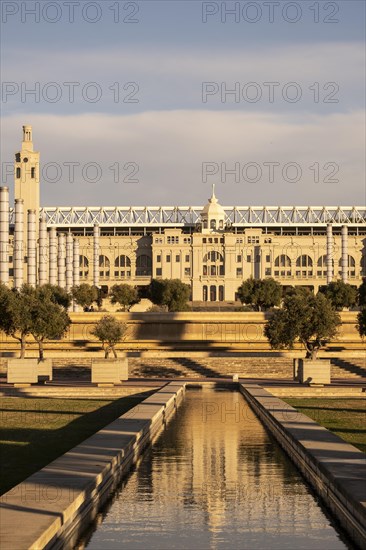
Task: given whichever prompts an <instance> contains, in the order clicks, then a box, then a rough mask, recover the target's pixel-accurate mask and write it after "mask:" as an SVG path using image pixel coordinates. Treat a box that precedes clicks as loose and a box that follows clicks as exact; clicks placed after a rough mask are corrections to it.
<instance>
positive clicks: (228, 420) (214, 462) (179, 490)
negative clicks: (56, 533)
mask: <svg viewBox="0 0 366 550" xmlns="http://www.w3.org/2000/svg"><path fill="white" fill-rule="evenodd" d="M86 547H87V548H88V549H90V550H91V549H96V550H101V549H102V548H103V549H105V550H114V549H116V550H117V549H118V550H120V549H122V548H126V549H128V550H132V549H136V548H140V549H142V548H143V549H174V548H176V549H184V548H195V549H216V548H217V549H229V548H230V549H231V548H239V549H241V548H242V549H250V550H253V549H260V550H263V549H271V550H272V549H277V548H278V549H286V548H289V549H291V550H292V549H294V548H296V549H300V548H302V549H306V550H309V549H311V550H316V549H321V550H327V549H329V550H337V549H339V548H353V546H352V545H351V544H350V543H348V542H347V541H346V539H345V538H343V536H342V535H340V534H339V533H338V532H337V531H336V529H335V527H334V524H333V523H332V520H331V519H330V518H329V516H328V515H327V513H326V512H325V511H324V509H323V507H322V506H321V505H320V504H319V502H318V500H317V497H315V496H314V494H313V493H312V490H311V489H310V488H309V486H308V485H307V484H306V483H305V482H304V480H303V478H302V477H301V475H300V473H299V472H298V470H297V469H296V468H295V466H294V465H293V464H292V462H291V461H290V460H289V459H288V458H287V456H286V455H285V454H284V452H283V451H282V450H281V448H280V447H279V446H278V444H277V443H276V441H275V440H274V439H273V438H272V436H271V435H269V434H268V432H267V431H266V430H265V428H264V427H263V426H262V424H261V423H260V421H259V420H258V419H257V417H256V416H255V415H254V413H253V412H252V410H251V409H250V407H249V406H248V404H247V403H246V401H245V400H244V398H243V397H242V395H240V394H239V393H238V392H231V391H229V390H220V389H217V390H213V389H211V390H206V389H205V390H202V389H197V390H193V389H192V390H191V389H189V390H187V392H186V397H185V399H184V402H183V404H182V405H181V407H180V408H179V412H178V414H177V416H176V417H175V418H174V419H173V420H172V421H171V423H170V424H169V425H168V427H167V429H166V430H165V432H164V433H163V434H162V435H161V436H160V438H159V439H158V440H157V442H156V443H155V444H154V446H153V447H152V448H151V449H149V450H148V451H147V452H146V454H145V455H144V458H143V459H142V461H141V463H140V464H139V466H138V467H137V469H136V470H134V471H133V472H132V473H131V475H130V476H129V477H128V479H127V480H126V481H125V482H124V483H123V486H121V488H120V489H119V490H118V491H117V493H116V495H115V497H114V498H113V500H112V502H111V504H110V505H109V506H108V508H107V509H106V510H105V512H104V514H103V515H101V516H100V517H99V521H98V522H97V525H96V526H95V527H94V532H92V533H91V534H89V536H88V540H87V543H86Z"/></svg>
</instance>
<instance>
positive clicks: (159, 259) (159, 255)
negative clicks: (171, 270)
mask: <svg viewBox="0 0 366 550" xmlns="http://www.w3.org/2000/svg"><path fill="white" fill-rule="evenodd" d="M156 261H157V263H158V264H160V263H161V254H158V255H157V256H156Z"/></svg>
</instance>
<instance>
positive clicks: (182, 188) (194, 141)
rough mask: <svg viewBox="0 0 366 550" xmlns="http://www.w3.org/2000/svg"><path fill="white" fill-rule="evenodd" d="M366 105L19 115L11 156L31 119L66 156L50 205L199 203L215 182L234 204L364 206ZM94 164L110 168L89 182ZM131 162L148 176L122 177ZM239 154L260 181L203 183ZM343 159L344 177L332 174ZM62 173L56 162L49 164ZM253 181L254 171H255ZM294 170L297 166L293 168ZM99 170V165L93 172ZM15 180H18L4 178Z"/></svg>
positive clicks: (47, 198) (39, 138)
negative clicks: (364, 108)
mask: <svg viewBox="0 0 366 550" xmlns="http://www.w3.org/2000/svg"><path fill="white" fill-rule="evenodd" d="M364 122H365V121H364V112H361V111H355V112H351V113H345V114H332V115H324V116H321V115H312V116H307V117H306V116H303V117H302V118H298V119H297V120H294V118H293V117H291V116H283V115H281V116H280V115H278V114H270V115H268V114H266V113H262V112H253V113H250V114H248V113H244V112H214V111H199V110H196V111H195V110H191V111H181V110H177V111H159V112H157V111H148V112H144V113H140V114H135V115H129V116H122V115H118V116H111V115H105V114H85V115H75V116H55V115H40V114H35V115H29V116H27V118H26V119H25V118H24V117H23V116H21V115H13V116H9V117H6V118H5V119H4V120H3V137H4V136H6V140H4V139H3V140H2V142H3V155H2V158H3V159H4V161H11V160H12V159H13V154H14V152H15V151H16V150H17V149H18V148H19V146H20V141H21V126H22V124H25V123H27V124H32V125H33V137H34V144H35V148H36V149H37V150H40V151H41V160H42V164H43V166H44V165H45V164H46V163H50V162H57V163H58V164H59V165H60V166H61V168H62V178H61V180H60V181H59V182H58V183H51V182H45V181H43V184H42V203H43V204H44V205H83V204H84V205H85V204H88V205H106V206H107V205H108V206H110V205H113V204H116V205H117V204H118V205H130V204H136V205H144V204H146V205H172V204H173V205H174V204H181V205H188V204H191V205H197V204H198V205H199V204H202V203H204V202H206V199H207V197H208V196H209V193H210V185H211V183H217V194H218V196H219V198H220V200H221V202H222V204H225V205H230V204H236V205H262V204H267V205H277V204H282V205H285V204H287V205H288V204H297V205H307V204H309V205H311V204H312V205H325V204H327V205H337V204H341V205H354V204H364V203H365V183H364V182H365V153H364V151H365V143H364ZM74 161H76V162H80V163H81V166H80V167H76V169H75V176H76V177H75V182H74V183H70V182H69V180H68V169H67V168H66V167H65V165H64V163H65V162H74ZM88 162H96V163H98V164H99V165H100V166H101V169H102V178H101V180H100V181H99V182H96V183H90V182H87V181H85V180H83V178H82V176H81V168H82V166H84V165H85V164H86V163H88ZM116 162H118V163H119V165H120V167H121V175H122V177H121V178H120V182H119V183H114V182H113V171H112V169H110V168H109V167H110V166H112V165H114V163H116ZM127 162H136V163H138V165H139V173H138V175H137V177H138V179H139V183H126V182H123V181H121V179H123V176H126V175H127V172H129V171H130V168H129V169H128V170H125V171H123V166H124V165H125V163H127ZM204 162H211V163H217V165H218V166H220V164H221V163H222V162H226V163H227V167H228V168H232V167H233V166H234V164H235V162H237V163H240V168H243V167H244V166H245V165H247V163H249V162H253V163H254V162H255V163H257V164H258V165H259V166H260V167H261V169H262V170H263V174H262V178H261V179H260V180H259V181H258V182H257V183H254V182H250V181H245V179H244V178H243V177H242V176H241V179H240V182H239V183H235V182H234V178H233V177H227V180H226V182H225V181H220V180H221V179H224V178H222V177H220V171H219V173H218V174H216V175H215V176H214V177H208V178H207V182H206V183H203V182H202V175H201V172H202V163H204ZM268 162H278V163H280V166H279V167H276V171H275V181H274V182H273V183H270V182H269V178H268V171H269V168H268V167H266V166H265V165H264V164H263V163H268ZM289 162H293V163H295V162H296V163H297V164H299V165H300V167H301V169H302V177H301V179H300V181H299V182H297V183H289V182H286V181H284V180H283V178H282V176H281V171H282V168H283V167H284V166H285V165H286V164H287V163H289ZM329 162H330V163H335V164H336V165H338V166H339V172H338V173H337V174H335V175H334V178H336V179H339V182H337V183H334V182H333V183H332V182H330V183H326V182H325V181H324V179H325V177H326V176H327V175H328V176H329V174H330V173H331V171H332V166H330V167H329V166H328V168H327V169H326V170H324V169H323V166H324V165H325V163H329ZM314 163H319V169H320V182H319V183H316V182H314V170H315V168H313V169H310V166H313V165H314ZM49 175H50V177H53V175H52V170H51V171H50V172H49ZM247 175H248V179H251V178H253V171H251V170H249V173H248V174H247ZM288 175H289V177H292V175H293V172H291V170H290V172H289V174H288ZM89 177H90V178H91V177H93V171H92V170H91V172H89ZM4 183H5V184H6V183H7V184H8V185H9V184H11V181H10V179H8V181H4Z"/></svg>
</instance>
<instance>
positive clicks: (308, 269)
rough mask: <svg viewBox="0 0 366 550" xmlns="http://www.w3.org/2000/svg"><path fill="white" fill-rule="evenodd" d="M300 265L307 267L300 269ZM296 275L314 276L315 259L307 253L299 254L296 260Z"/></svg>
mask: <svg viewBox="0 0 366 550" xmlns="http://www.w3.org/2000/svg"><path fill="white" fill-rule="evenodd" d="M299 267H302V268H305V269H298V268H299ZM296 268H297V269H296V277H304V278H307V277H312V276H313V260H312V259H311V258H310V256H308V255H307V254H303V255H302V256H299V257H298V258H297V260H296Z"/></svg>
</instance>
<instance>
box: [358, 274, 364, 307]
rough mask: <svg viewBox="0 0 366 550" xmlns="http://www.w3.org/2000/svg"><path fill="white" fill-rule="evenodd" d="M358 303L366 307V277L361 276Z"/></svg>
mask: <svg viewBox="0 0 366 550" xmlns="http://www.w3.org/2000/svg"><path fill="white" fill-rule="evenodd" d="M358 305H359V306H360V307H366V277H363V278H362V283H361V284H360V286H359V287H358Z"/></svg>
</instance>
